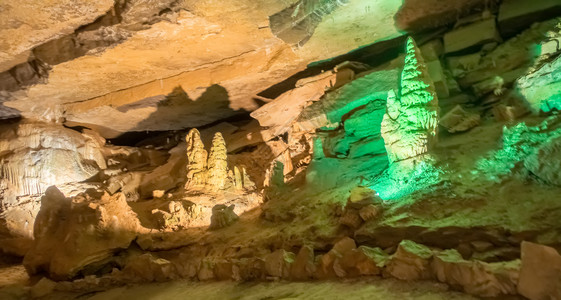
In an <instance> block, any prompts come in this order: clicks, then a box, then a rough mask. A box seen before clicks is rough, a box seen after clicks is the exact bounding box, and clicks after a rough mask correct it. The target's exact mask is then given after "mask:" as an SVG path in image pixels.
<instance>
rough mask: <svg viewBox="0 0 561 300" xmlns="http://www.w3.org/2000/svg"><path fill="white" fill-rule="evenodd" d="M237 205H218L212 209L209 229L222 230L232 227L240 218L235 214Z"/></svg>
mask: <svg viewBox="0 0 561 300" xmlns="http://www.w3.org/2000/svg"><path fill="white" fill-rule="evenodd" d="M234 207H235V205H230V206H226V205H223V204H219V205H216V206H214V207H213V208H212V216H211V217H210V227H209V229H220V228H224V227H227V226H230V225H232V223H234V222H236V221H237V220H238V219H239V217H238V215H236V213H235V212H234Z"/></svg>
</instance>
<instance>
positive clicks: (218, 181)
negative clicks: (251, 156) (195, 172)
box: [207, 132, 228, 190]
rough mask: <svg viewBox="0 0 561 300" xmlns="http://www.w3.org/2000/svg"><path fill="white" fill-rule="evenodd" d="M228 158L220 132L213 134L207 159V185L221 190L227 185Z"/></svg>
mask: <svg viewBox="0 0 561 300" xmlns="http://www.w3.org/2000/svg"><path fill="white" fill-rule="evenodd" d="M227 159H228V157H227V150H226V142H224V138H223V137H222V134H221V133H220V132H217V133H215V134H214V138H213V139H212V148H210V155H209V157H208V179H207V184H208V185H210V186H212V187H214V188H216V189H219V190H223V189H225V188H226V187H227V184H228V160H227Z"/></svg>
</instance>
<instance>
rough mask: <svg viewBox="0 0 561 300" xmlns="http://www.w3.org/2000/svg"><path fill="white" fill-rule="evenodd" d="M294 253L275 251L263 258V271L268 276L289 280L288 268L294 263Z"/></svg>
mask: <svg viewBox="0 0 561 300" xmlns="http://www.w3.org/2000/svg"><path fill="white" fill-rule="evenodd" d="M294 258H295V256H294V253H292V252H287V251H285V250H282V249H281V250H277V251H275V252H273V253H271V254H269V255H267V256H266V257H265V270H266V272H267V274H268V275H269V276H272V277H277V278H289V277H290V268H291V266H292V264H293V263H294Z"/></svg>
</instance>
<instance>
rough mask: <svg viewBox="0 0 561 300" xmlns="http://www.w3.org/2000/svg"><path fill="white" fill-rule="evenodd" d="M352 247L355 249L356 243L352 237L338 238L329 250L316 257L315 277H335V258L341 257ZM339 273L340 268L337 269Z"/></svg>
mask: <svg viewBox="0 0 561 300" xmlns="http://www.w3.org/2000/svg"><path fill="white" fill-rule="evenodd" d="M353 249H356V243H355V241H354V240H353V239H351V238H349V237H344V238H343V239H341V240H339V241H338V242H337V243H335V244H334V245H333V248H332V249H331V250H329V252H327V253H326V254H324V255H321V256H318V257H317V259H316V274H315V277H316V278H319V279H327V278H334V277H336V276H337V273H336V271H335V269H334V263H335V260H336V259H338V258H342V257H343V256H345V255H346V254H347V253H348V252H349V251H351V250H353ZM339 273H340V274H341V270H339Z"/></svg>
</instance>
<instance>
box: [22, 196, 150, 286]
mask: <svg viewBox="0 0 561 300" xmlns="http://www.w3.org/2000/svg"><path fill="white" fill-rule="evenodd" d="M140 231H142V228H141V226H140V222H139V220H138V218H137V215H136V214H135V213H134V212H133V211H132V210H131V208H130V207H129V205H128V204H127V201H126V199H125V196H124V195H122V194H115V195H114V196H109V195H108V194H107V193H103V192H97V191H95V190H88V191H86V192H85V193H82V194H80V195H78V196H76V197H74V198H66V197H65V196H64V194H62V193H61V192H60V191H59V190H58V189H57V188H56V187H50V188H49V189H48V190H47V191H46V192H45V196H43V198H42V199H41V210H40V211H39V213H38V214H37V219H36V222H35V230H34V238H35V240H34V242H33V245H32V247H31V250H30V251H29V252H28V253H27V254H26V255H25V258H24V266H25V267H26V269H27V270H28V272H29V273H30V274H35V273H37V272H40V271H45V272H47V273H48V274H49V276H50V277H51V278H54V279H58V280H60V279H69V278H72V277H74V276H76V275H77V274H78V272H83V273H86V274H87V273H88V272H92V273H93V272H95V271H97V270H98V269H99V268H101V267H102V266H103V265H105V264H106V263H108V262H109V261H110V259H111V257H112V256H113V253H114V252H115V251H117V250H119V249H125V248H128V247H129V245H130V243H131V242H132V241H133V240H134V239H135V238H136V236H137V233H138V232H140Z"/></svg>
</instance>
